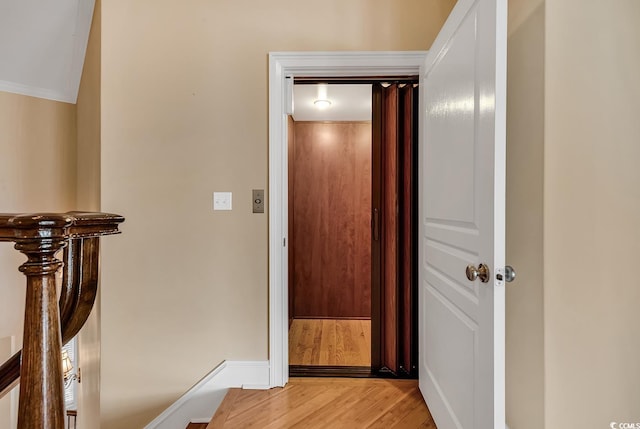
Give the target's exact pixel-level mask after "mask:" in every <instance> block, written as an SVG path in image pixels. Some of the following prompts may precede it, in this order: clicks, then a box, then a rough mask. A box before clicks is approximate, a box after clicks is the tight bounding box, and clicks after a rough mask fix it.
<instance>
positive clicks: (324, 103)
mask: <svg viewBox="0 0 640 429" xmlns="http://www.w3.org/2000/svg"><path fill="white" fill-rule="evenodd" d="M313 104H314V105H315V106H316V107H317V108H318V109H326V108H327V107H329V106H331V101H329V100H325V99H323V100H320V99H318V100H316V101H314V102H313Z"/></svg>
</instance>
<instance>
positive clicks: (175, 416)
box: [145, 361, 269, 429]
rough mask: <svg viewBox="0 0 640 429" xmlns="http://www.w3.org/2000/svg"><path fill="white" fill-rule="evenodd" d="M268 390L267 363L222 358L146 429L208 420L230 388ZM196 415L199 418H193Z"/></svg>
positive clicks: (168, 428)
mask: <svg viewBox="0 0 640 429" xmlns="http://www.w3.org/2000/svg"><path fill="white" fill-rule="evenodd" d="M232 387H234V388H238V387H241V388H243V389H268V388H269V362H267V361H224V362H222V363H221V364H220V365H218V366H217V367H216V368H214V369H213V371H211V372H210V373H209V374H207V375H206V376H205V377H204V378H203V379H202V380H200V381H199V382H197V383H196V384H195V385H194V386H193V387H192V388H191V389H189V390H188V391H187V392H186V393H185V394H184V395H182V396H181V397H180V398H178V400H177V401H176V402H174V403H173V404H171V406H169V408H167V409H166V410H164V411H163V412H162V413H161V414H160V415H159V416H158V417H156V418H155V419H153V420H152V421H151V422H150V423H149V424H147V425H146V426H145V429H175V428H183V427H186V426H187V425H188V424H189V422H194V423H196V420H197V423H203V422H202V420H204V423H206V422H208V421H209V420H211V417H212V416H213V414H215V412H216V410H217V408H218V406H219V405H220V403H221V402H222V400H223V399H224V397H225V395H226V394H227V391H228V390H229V389H230V388H232ZM194 416H198V417H194Z"/></svg>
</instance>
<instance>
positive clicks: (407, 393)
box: [208, 378, 436, 429]
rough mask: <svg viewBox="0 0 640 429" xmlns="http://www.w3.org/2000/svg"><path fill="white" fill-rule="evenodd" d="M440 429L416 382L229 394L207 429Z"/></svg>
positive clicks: (355, 382) (298, 382) (313, 383)
mask: <svg viewBox="0 0 640 429" xmlns="http://www.w3.org/2000/svg"><path fill="white" fill-rule="evenodd" d="M249 427H255V428H263V429H268V428H273V429H275V428H301V429H302V428H304V429H325V428H332V429H343V428H344V429H347V428H348V429H353V428H362V429H364V428H382V429H413V428H425V429H429V428H431V429H436V425H435V423H434V422H433V419H432V417H431V414H430V413H429V409H428V408H427V405H426V404H425V403H424V400H423V399H422V395H421V394H420V391H419V390H418V383H417V382H416V381H415V380H382V379H346V378H339V379H337V378H333V379H332V378H321V379H318V378H292V379H290V381H289V383H288V384H287V386H286V387H284V388H276V389H271V390H242V389H231V390H229V393H228V394H227V396H226V397H225V399H224V401H222V404H220V407H219V408H218V410H217V412H216V414H215V415H214V416H213V419H212V420H211V423H210V424H209V426H208V428H209V429H214V428H215V429H221V428H249Z"/></svg>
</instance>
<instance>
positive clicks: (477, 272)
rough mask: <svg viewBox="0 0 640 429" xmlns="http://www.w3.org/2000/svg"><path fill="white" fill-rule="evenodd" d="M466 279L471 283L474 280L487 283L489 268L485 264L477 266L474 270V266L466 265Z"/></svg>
mask: <svg viewBox="0 0 640 429" xmlns="http://www.w3.org/2000/svg"><path fill="white" fill-rule="evenodd" d="M466 273H467V278H468V279H469V280H471V281H474V280H475V279H480V281H481V282H482V283H487V282H488V281H489V267H487V266H486V265H485V264H480V265H478V268H476V267H475V266H474V265H467V270H466Z"/></svg>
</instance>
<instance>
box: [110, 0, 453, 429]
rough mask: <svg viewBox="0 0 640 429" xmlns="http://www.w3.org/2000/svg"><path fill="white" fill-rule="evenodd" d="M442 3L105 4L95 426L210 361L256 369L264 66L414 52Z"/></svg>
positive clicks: (152, 402) (263, 355)
mask: <svg viewBox="0 0 640 429" xmlns="http://www.w3.org/2000/svg"><path fill="white" fill-rule="evenodd" d="M452 3H453V2H452V1H450V0H443V1H429V2H424V1H420V0H402V1H394V2H389V1H384V0H354V1H348V2H345V1H342V0H329V1H323V2H299V1H294V0H274V1H269V2H257V1H248V0H240V1H238V0H233V1H232V0H223V1H216V2H210V1H207V2H205V1H194V2H189V3H188V5H187V4H182V3H181V4H178V3H176V2H171V1H166V0H162V1H157V0H153V1H152V0H146V1H137V2H130V1H125V0H119V1H117V0H116V1H109V2H105V3H104V4H103V6H102V29H103V33H102V172H101V177H102V209H103V210H106V211H112V212H116V213H121V214H123V215H124V216H126V217H127V221H126V223H125V224H124V226H123V228H122V229H123V231H124V234H123V235H121V236H118V237H111V238H109V239H107V240H104V253H103V265H102V273H103V288H102V293H103V295H102V352H103V353H102V392H101V411H102V427H103V428H104V429H109V428H122V427H140V426H142V425H143V424H144V423H146V422H148V421H149V420H151V419H152V418H153V417H154V416H156V415H157V414H159V413H160V412H161V411H162V410H163V409H164V408H165V407H166V406H168V405H169V404H170V403H171V402H173V401H174V400H176V399H177V398H178V396H179V395H180V394H182V393H183V392H184V391H185V390H186V389H188V388H189V387H190V386H191V385H192V384H194V383H195V382H196V381H198V379H199V378H200V377H202V376H203V375H205V374H206V372H207V371H209V370H210V369H212V368H213V367H214V366H215V365H217V364H218V363H219V362H220V361H222V360H223V359H233V360H266V359H267V358H268V353H267V344H268V341H267V333H268V327H267V324H268V316H267V308H268V304H267V280H268V273H267V264H268V260H267V250H268V237H267V214H266V213H265V214H252V213H251V189H253V188H267V138H268V130H267V118H268V115H267V95H268V94H267V78H268V76H267V54H268V53H269V52H270V51H283V50H284V51H286V50H414V49H427V48H429V46H430V44H431V42H432V40H433V38H434V37H435V35H436V34H437V32H438V31H439V29H440V27H441V24H442V23H443V21H444V19H445V17H446V15H447V14H448V12H449V10H450V8H451V7H452ZM213 191H231V192H233V211H231V212H215V213H214V212H213V211H212V192H213ZM267 202H268V194H267Z"/></svg>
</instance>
